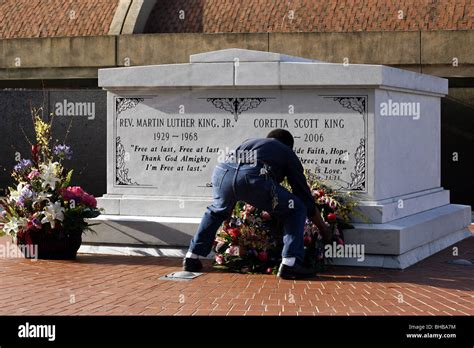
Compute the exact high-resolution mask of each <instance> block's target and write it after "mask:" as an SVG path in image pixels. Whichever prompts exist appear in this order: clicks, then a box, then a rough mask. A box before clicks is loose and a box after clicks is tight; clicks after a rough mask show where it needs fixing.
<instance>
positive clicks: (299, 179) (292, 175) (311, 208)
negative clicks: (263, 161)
mask: <svg viewBox="0 0 474 348" xmlns="http://www.w3.org/2000/svg"><path fill="white" fill-rule="evenodd" d="M288 157H289V163H288V173H287V178H288V182H289V184H290V186H291V189H292V191H293V193H294V194H295V195H296V196H297V197H298V198H300V199H301V200H302V201H303V203H304V204H305V206H306V208H307V209H308V218H309V219H310V220H311V221H312V222H313V223H314V224H315V225H316V227H317V228H318V229H319V231H320V232H321V235H322V237H323V240H324V243H326V244H329V243H331V241H332V237H331V232H330V230H329V228H328V227H327V226H326V223H325V222H324V220H323V218H322V217H321V212H320V211H319V209H318V208H317V207H316V203H315V201H314V197H313V195H312V194H311V190H310V188H309V186H308V182H307V181H306V177H305V175H304V169H303V166H302V165H301V162H300V160H299V158H298V156H296V154H295V153H294V152H293V151H291V154H290V155H289V156H288Z"/></svg>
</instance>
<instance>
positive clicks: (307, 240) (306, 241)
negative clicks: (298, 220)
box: [304, 236, 311, 246]
mask: <svg viewBox="0 0 474 348" xmlns="http://www.w3.org/2000/svg"><path fill="white" fill-rule="evenodd" d="M310 243H311V237H310V236H304V245H305V246H308V245H309V244H310Z"/></svg>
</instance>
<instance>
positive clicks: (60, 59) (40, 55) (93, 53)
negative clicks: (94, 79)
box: [0, 36, 115, 69]
mask: <svg viewBox="0 0 474 348" xmlns="http://www.w3.org/2000/svg"><path fill="white" fill-rule="evenodd" d="M0 43H1V50H0V54H1V55H0V69H9V68H17V69H20V68H21V69H23V68H60V67H81V68H86V67H106V66H114V65H115V37H114V36H85V37H52V38H41V39H35V38H33V39H11V40H0Z"/></svg>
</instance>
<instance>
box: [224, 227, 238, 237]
mask: <svg viewBox="0 0 474 348" xmlns="http://www.w3.org/2000/svg"><path fill="white" fill-rule="evenodd" d="M227 233H228V234H229V236H231V237H232V238H239V236H240V230H239V229H238V228H235V227H234V228H229V229H228V230H227Z"/></svg>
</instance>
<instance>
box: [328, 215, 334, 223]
mask: <svg viewBox="0 0 474 348" xmlns="http://www.w3.org/2000/svg"><path fill="white" fill-rule="evenodd" d="M328 220H329V221H331V222H333V221H336V214H334V213H329V214H328Z"/></svg>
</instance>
